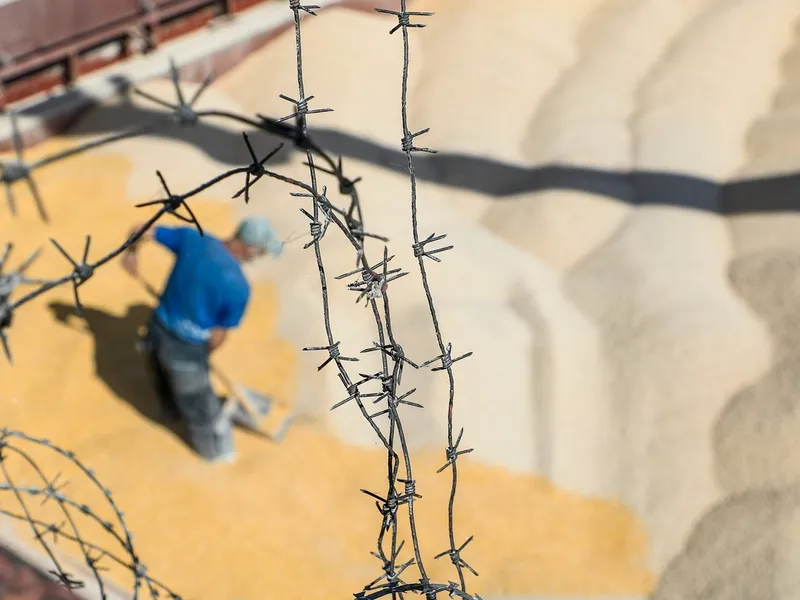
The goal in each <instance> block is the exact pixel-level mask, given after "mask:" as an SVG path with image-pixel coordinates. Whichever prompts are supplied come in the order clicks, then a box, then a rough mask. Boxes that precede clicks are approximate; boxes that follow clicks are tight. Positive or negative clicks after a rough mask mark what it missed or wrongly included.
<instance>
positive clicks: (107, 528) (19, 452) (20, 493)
mask: <svg viewBox="0 0 800 600" xmlns="http://www.w3.org/2000/svg"><path fill="white" fill-rule="evenodd" d="M34 448H35V449H36V450H34ZM41 450H44V451H46V452H48V453H50V454H54V455H56V456H57V457H58V458H59V459H63V461H64V462H65V463H66V464H65V467H66V468H70V469H71V470H73V471H75V472H76V475H78V476H79V477H80V478H81V479H82V480H83V483H88V484H89V487H90V488H93V489H94V490H96V491H97V492H99V494H100V497H102V498H103V500H104V504H105V505H106V506H105V507H106V509H107V510H109V509H110V511H111V514H112V515H113V517H112V519H107V518H104V517H103V516H101V514H100V511H99V510H97V509H94V508H92V507H91V506H90V504H89V503H88V502H86V501H85V500H78V499H77V497H76V496H73V495H71V494H70V493H68V492H65V488H67V487H68V486H70V484H71V482H70V481H69V480H67V479H62V475H61V472H59V473H57V474H56V475H54V476H51V475H49V474H47V473H45V472H44V470H43V469H42V468H41V466H40V463H41V462H43V461H42V460H37V459H36V458H35V457H34V456H33V455H32V452H33V451H41ZM14 463H16V464H14ZM21 467H24V468H25V469H26V470H27V471H28V473H30V474H31V475H32V476H33V479H34V480H35V483H33V484H30V485H26V484H25V483H22V482H21V480H22V479H23V477H24V475H23V474H20V473H19V471H20V470H21ZM0 473H2V475H3V478H2V481H0V514H2V515H4V516H5V517H6V518H10V519H12V520H14V521H18V522H20V523H23V524H26V525H27V526H28V527H29V528H30V529H31V530H32V532H33V538H34V540H35V542H36V544H37V545H38V546H39V547H40V548H41V550H42V551H43V552H44V553H45V555H46V556H47V558H48V559H49V562H50V563H51V564H52V567H53V568H52V569H50V570H49V571H48V573H49V574H50V575H52V576H53V577H54V578H55V579H56V580H57V581H59V582H60V583H61V584H62V585H64V586H65V587H66V588H67V589H69V590H78V589H85V588H86V582H84V581H81V580H80V579H79V578H78V575H77V574H76V573H74V572H70V570H69V568H68V566H67V565H66V564H65V561H64V558H63V555H61V554H60V552H58V551H57V550H56V549H55V548H54V546H55V545H56V544H57V543H58V542H59V541H64V542H68V543H71V544H73V545H74V546H77V548H78V550H79V554H80V556H81V558H82V562H83V564H84V565H85V567H86V568H87V569H88V571H89V573H90V576H91V577H92V578H93V580H94V582H95V583H96V585H97V591H98V593H99V595H100V597H102V598H106V597H107V596H108V583H107V582H105V581H104V579H103V577H102V576H101V572H102V571H107V570H108V567H110V566H113V565H116V566H117V567H119V568H121V569H123V570H125V571H126V572H128V573H129V574H130V575H131V576H132V577H133V583H132V588H133V598H134V599H136V598H138V597H139V594H140V593H141V592H142V590H144V591H145V592H146V593H148V594H149V596H150V597H151V598H153V599H154V600H155V599H158V598H162V597H169V598H172V599H173V600H180V596H179V595H177V594H176V593H175V592H173V591H172V590H170V589H169V587H167V586H166V585H165V584H164V583H162V582H161V581H159V580H157V579H155V578H153V577H152V576H150V574H149V573H148V570H147V567H146V566H145V564H144V563H143V562H142V561H141V559H140V558H139V555H138V554H137V552H136V550H135V548H134V545H133V533H131V531H130V529H129V528H128V526H127V524H126V523H125V518H124V517H125V515H124V513H123V512H122V511H121V510H120V508H119V506H118V505H117V504H116V502H115V500H114V498H113V494H112V492H111V490H110V489H108V488H107V487H105V486H104V485H103V484H102V483H101V482H100V480H99V479H98V478H97V476H96V474H95V473H94V471H92V470H91V469H89V468H88V467H86V466H85V465H84V464H83V463H82V462H81V461H80V460H78V458H77V457H76V456H75V454H74V453H73V452H69V451H66V450H63V449H61V448H59V447H58V446H57V445H55V444H53V443H52V442H51V441H49V440H46V439H40V438H36V437H33V436H30V435H28V434H26V433H23V432H21V431H15V430H11V429H0ZM12 473H13V474H12ZM18 480H19V481H20V482H19V483H18ZM8 499H11V500H13V501H14V502H15V503H16V507H9V504H8V502H7V500H8ZM37 500H39V502H38V503H35V501H37ZM48 503H51V504H52V505H54V506H56V507H57V513H58V514H59V517H58V519H60V520H57V519H56V518H53V517H52V516H51V515H47V514H44V515H40V514H39V512H40V511H43V510H45V509H43V508H42V507H44V506H46V505H48ZM89 525H93V526H94V527H95V528H97V527H98V526H99V528H100V530H101V531H103V532H104V533H105V534H106V536H105V537H106V538H108V539H110V540H111V542H113V546H115V548H116V549H115V550H111V549H110V545H111V544H109V545H108V546H106V545H101V544H99V543H97V542H89V541H87V540H86V537H87V536H86V535H85V533H82V532H83V531H84V529H85V526H89ZM49 538H52V539H49Z"/></svg>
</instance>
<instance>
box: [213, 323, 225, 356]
mask: <svg viewBox="0 0 800 600" xmlns="http://www.w3.org/2000/svg"><path fill="white" fill-rule="evenodd" d="M227 338H228V330H227V329H223V328H221V327H217V328H214V329H212V330H211V338H210V339H209V340H208V350H209V352H214V350H216V349H217V348H219V347H220V346H222V344H223V343H224V342H225V340H226V339H227Z"/></svg>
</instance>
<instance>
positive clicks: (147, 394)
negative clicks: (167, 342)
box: [48, 302, 184, 439]
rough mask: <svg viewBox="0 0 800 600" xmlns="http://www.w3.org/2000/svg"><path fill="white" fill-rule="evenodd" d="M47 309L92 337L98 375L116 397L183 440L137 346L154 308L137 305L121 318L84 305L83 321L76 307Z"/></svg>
mask: <svg viewBox="0 0 800 600" xmlns="http://www.w3.org/2000/svg"><path fill="white" fill-rule="evenodd" d="M48 306H49V308H50V310H51V312H52V314H53V316H54V318H55V319H56V321H58V322H59V323H63V324H65V325H68V326H69V327H72V328H76V329H78V328H81V329H84V330H85V331H88V332H90V333H91V334H92V336H93V337H94V366H95V372H96V374H97V377H99V378H100V379H101V380H102V381H103V383H104V384H105V385H106V386H107V387H108V389H109V390H110V391H111V393H112V394H114V396H116V397H117V398H119V399H120V400H122V401H124V402H127V403H128V404H130V405H131V406H132V407H133V408H134V409H136V411H137V412H138V413H139V414H140V415H142V416H143V417H144V418H146V419H149V420H150V421H153V422H154V423H156V424H158V425H159V426H161V427H164V428H166V429H168V430H170V431H172V432H173V433H174V434H175V435H178V436H179V437H180V438H181V439H184V433H183V431H182V428H181V427H180V425H179V424H177V423H174V422H170V421H169V420H167V419H165V418H163V417H162V413H161V408H160V405H159V401H158V397H157V394H156V388H155V385H154V383H153V380H152V376H151V374H150V371H149V370H148V368H147V363H146V359H145V357H144V356H143V355H141V354H140V353H139V352H138V351H137V350H136V346H135V344H136V340H137V339H138V337H139V331H140V329H141V328H142V327H143V326H145V325H146V324H147V321H148V319H149V318H150V315H151V313H152V311H153V309H152V307H150V306H147V305H146V304H134V305H132V306H129V307H128V310H127V312H126V313H125V314H124V315H121V316H118V315H115V314H112V313H109V312H107V311H105V310H102V309H99V308H92V307H87V306H84V307H83V316H84V318H83V319H81V318H80V316H79V315H78V313H77V311H76V309H75V306H74V305H71V304H65V303H62V302H51V303H50V304H49V305H48Z"/></svg>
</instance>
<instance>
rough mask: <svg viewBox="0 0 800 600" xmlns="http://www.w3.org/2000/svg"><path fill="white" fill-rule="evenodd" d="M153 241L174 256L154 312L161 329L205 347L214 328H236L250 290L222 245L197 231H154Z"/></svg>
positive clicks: (161, 228) (158, 227) (163, 228)
mask: <svg viewBox="0 0 800 600" xmlns="http://www.w3.org/2000/svg"><path fill="white" fill-rule="evenodd" d="M153 239H155V240H156V241H157V242H158V243H160V244H161V245H163V246H165V247H167V248H168V249H169V250H171V251H172V252H173V253H174V254H175V264H174V266H173V267H172V273H170V276H169V279H168V280H167V285H166V287H165V288H164V293H163V294H162V295H161V300H160V302H159V305H158V308H157V309H156V318H157V319H158V320H159V321H160V322H161V324H162V325H163V326H164V327H166V328H167V329H168V330H169V331H171V332H172V333H173V334H174V335H176V336H177V337H179V338H180V339H182V340H184V341H186V342H188V343H191V344H200V343H205V342H207V341H208V339H209V337H210V336H211V330H212V329H214V328H218V327H219V328H224V329H231V328H234V327H237V326H238V325H239V322H240V321H241V320H242V316H243V315H244V311H245V308H246V307H247V301H248V299H249V297H250V286H249V284H248V283H247V279H246V278H245V276H244V273H243V272H242V269H241V267H240V266H239V263H238V262H237V261H236V259H235V258H234V257H233V256H232V255H231V253H230V252H228V250H227V249H226V248H225V246H224V245H223V243H222V242H221V241H220V240H219V239H217V238H215V237H214V236H212V235H209V234H208V233H205V234H204V235H202V236H201V235H200V232H198V231H197V230H196V229H194V228H193V227H164V226H156V227H155V228H154V230H153Z"/></svg>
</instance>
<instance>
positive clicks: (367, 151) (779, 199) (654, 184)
mask: <svg viewBox="0 0 800 600" xmlns="http://www.w3.org/2000/svg"><path fill="white" fill-rule="evenodd" d="M115 83H116V86H117V89H118V90H120V93H121V94H122V100H121V101H120V102H118V103H116V104H114V105H101V106H96V107H95V108H93V109H92V110H91V113H90V114H91V118H80V119H79V120H78V121H77V122H76V123H75V124H74V125H73V126H72V127H71V128H70V129H69V131H67V132H65V134H64V135H66V136H70V135H102V134H108V133H113V132H118V131H120V125H121V124H124V126H125V127H132V126H137V125H145V124H152V125H153V126H152V127H149V128H148V133H147V135H149V136H152V137H158V138H162V139H170V140H175V141H182V142H184V143H187V144H190V145H192V146H193V147H195V148H197V149H199V150H201V151H203V152H205V153H206V154H207V155H208V156H209V157H211V158H213V159H214V160H216V161H219V162H221V163H224V164H229V165H232V166H238V165H244V164H249V163H250V162H251V158H250V156H249V154H248V152H247V149H246V147H245V145H244V144H243V143H242V137H241V131H242V130H246V131H248V135H250V136H251V139H252V141H253V145H254V147H255V148H256V151H257V152H258V153H260V154H265V153H266V152H267V151H268V150H270V149H272V148H274V147H275V146H276V145H277V144H278V143H279V142H281V141H283V142H288V143H287V145H286V146H285V147H284V149H283V150H282V151H280V152H279V153H278V154H277V155H276V156H275V157H274V158H272V159H270V164H272V165H273V166H278V165H283V164H286V163H287V162H289V161H290V160H291V159H292V153H293V152H296V151H297V150H296V149H295V148H293V147H292V143H291V141H290V139H287V137H285V136H279V135H270V134H267V133H265V132H262V131H258V130H253V128H252V127H250V126H248V125H247V124H244V123H239V124H238V125H237V122H236V121H235V120H233V121H232V120H230V119H227V118H224V117H219V116H209V117H204V118H203V119H202V120H201V121H200V122H199V123H197V124H195V125H192V126H180V125H178V123H177V122H176V121H175V120H174V119H172V118H171V117H170V115H169V114H168V113H165V112H163V111H161V110H156V109H148V108H145V107H142V106H137V105H135V104H133V103H132V102H131V101H130V100H129V99H128V96H127V93H128V92H129V90H130V84H129V83H128V82H126V81H124V80H120V81H116V82H115ZM165 100H167V101H172V98H165ZM86 104H87V105H89V104H91V101H90V100H89V99H86ZM21 112H22V113H23V114H30V115H31V116H34V115H35V114H36V113H37V112H38V111H37V109H36V107H33V108H31V109H28V110H23V111H21ZM241 116H244V117H247V118H250V119H255V118H256V117H255V115H241ZM273 116H274V117H278V116H281V115H273ZM223 123H224V124H225V125H227V127H223V126H222V124H223ZM231 126H233V129H232V128H231ZM275 128H276V129H278V130H283V131H284V132H288V131H289V126H288V125H286V124H282V125H277V126H275ZM309 136H310V137H311V139H313V140H314V142H315V143H316V144H318V145H319V146H320V147H321V148H322V149H323V150H325V152H326V153H328V154H329V155H330V157H331V158H333V159H335V158H336V157H338V156H342V157H343V158H345V159H347V158H350V159H357V160H360V161H363V162H366V163H368V164H372V165H375V166H377V167H380V168H383V169H387V170H389V171H393V172H396V173H405V171H406V158H405V155H404V154H403V153H402V152H401V151H400V149H399V148H398V149H392V148H388V147H386V146H383V145H381V144H379V143H377V142H374V141H372V140H369V139H366V138H361V137H358V136H354V135H351V134H349V133H345V132H342V131H338V130H335V129H324V128H320V129H316V128H310V130H309ZM351 171H352V170H348V169H347V165H346V164H345V172H346V173H347V174H348V175H349V176H350V177H356V176H357V175H358V173H354V172H351ZM415 173H416V175H417V178H418V179H420V180H421V181H427V182H431V183H436V184H439V185H444V186H448V187H453V188H458V189H465V190H470V191H473V192H477V193H481V194H486V195H488V196H490V197H494V198H496V199H498V200H505V199H509V197H511V196H515V195H517V194H525V193H534V192H543V191H548V190H571V191H579V192H588V193H592V194H598V195H603V196H607V197H610V198H615V199H616V200H619V201H622V202H626V203H628V204H631V205H635V206H644V205H654V204H656V205H667V206H679V207H683V208H692V209H696V210H702V211H708V212H713V213H717V214H726V215H733V214H741V213H757V212H776V211H778V212H781V211H797V210H800V194H798V193H797V190H798V189H800V173H790V174H783V175H775V176H770V177H762V178H755V179H746V180H737V181H732V182H729V183H724V184H720V183H718V182H715V181H711V180H708V179H703V178H701V177H695V176H692V175H685V174H680V173H670V172H659V171H612V170H604V169H595V168H590V167H582V166H574V165H564V164H547V165H536V166H521V165H514V164H510V163H505V162H501V161H497V160H493V159H491V158H486V157H481V156H474V155H466V154H458V153H452V152H439V153H438V154H434V155H425V156H417V157H416V158H415Z"/></svg>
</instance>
